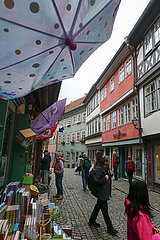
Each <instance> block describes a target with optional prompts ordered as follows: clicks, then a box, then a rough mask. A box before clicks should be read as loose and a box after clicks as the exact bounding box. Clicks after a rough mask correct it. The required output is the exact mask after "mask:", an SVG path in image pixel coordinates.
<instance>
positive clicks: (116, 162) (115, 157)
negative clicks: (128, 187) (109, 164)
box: [113, 151, 119, 180]
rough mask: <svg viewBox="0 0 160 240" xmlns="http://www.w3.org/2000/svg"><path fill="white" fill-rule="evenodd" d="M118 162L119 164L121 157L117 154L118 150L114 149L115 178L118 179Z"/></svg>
mask: <svg viewBox="0 0 160 240" xmlns="http://www.w3.org/2000/svg"><path fill="white" fill-rule="evenodd" d="M118 164H119V157H118V156H117V154H116V151H113V171H114V180H118Z"/></svg>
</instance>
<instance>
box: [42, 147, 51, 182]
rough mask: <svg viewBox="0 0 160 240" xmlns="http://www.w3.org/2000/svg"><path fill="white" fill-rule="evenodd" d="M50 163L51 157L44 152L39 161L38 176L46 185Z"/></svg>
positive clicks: (46, 151)
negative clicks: (39, 169)
mask: <svg viewBox="0 0 160 240" xmlns="http://www.w3.org/2000/svg"><path fill="white" fill-rule="evenodd" d="M50 163H51V156H50V153H49V152H48V150H44V157H43V158H42V159H41V171H40V175H41V176H42V182H43V183H44V184H48V175H49V169H50Z"/></svg>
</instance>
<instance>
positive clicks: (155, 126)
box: [139, 88, 160, 136]
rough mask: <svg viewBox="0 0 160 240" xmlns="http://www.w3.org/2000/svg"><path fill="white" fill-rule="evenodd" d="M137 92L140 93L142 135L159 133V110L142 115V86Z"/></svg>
mask: <svg viewBox="0 0 160 240" xmlns="http://www.w3.org/2000/svg"><path fill="white" fill-rule="evenodd" d="M139 93H140V115H141V127H142V128H143V133H142V136H147V135H152V134H157V133H160V111H156V112H153V113H152V114H151V115H149V116H147V117H144V97H143V88H141V89H140V92H139Z"/></svg>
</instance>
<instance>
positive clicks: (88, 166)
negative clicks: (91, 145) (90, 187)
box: [83, 158, 91, 171]
mask: <svg viewBox="0 0 160 240" xmlns="http://www.w3.org/2000/svg"><path fill="white" fill-rule="evenodd" d="M90 167H91V162H90V161H89V159H88V158H84V167H83V168H84V170H86V171H89V169H90Z"/></svg>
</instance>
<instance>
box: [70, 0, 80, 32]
mask: <svg viewBox="0 0 160 240" xmlns="http://www.w3.org/2000/svg"><path fill="white" fill-rule="evenodd" d="M81 5H82V0H80V1H79V4H78V7H77V10H76V14H75V17H74V20H73V23H72V26H71V30H70V35H71V36H72V33H73V30H74V27H75V24H76V21H77V17H78V14H79V10H80V8H81Z"/></svg>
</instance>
